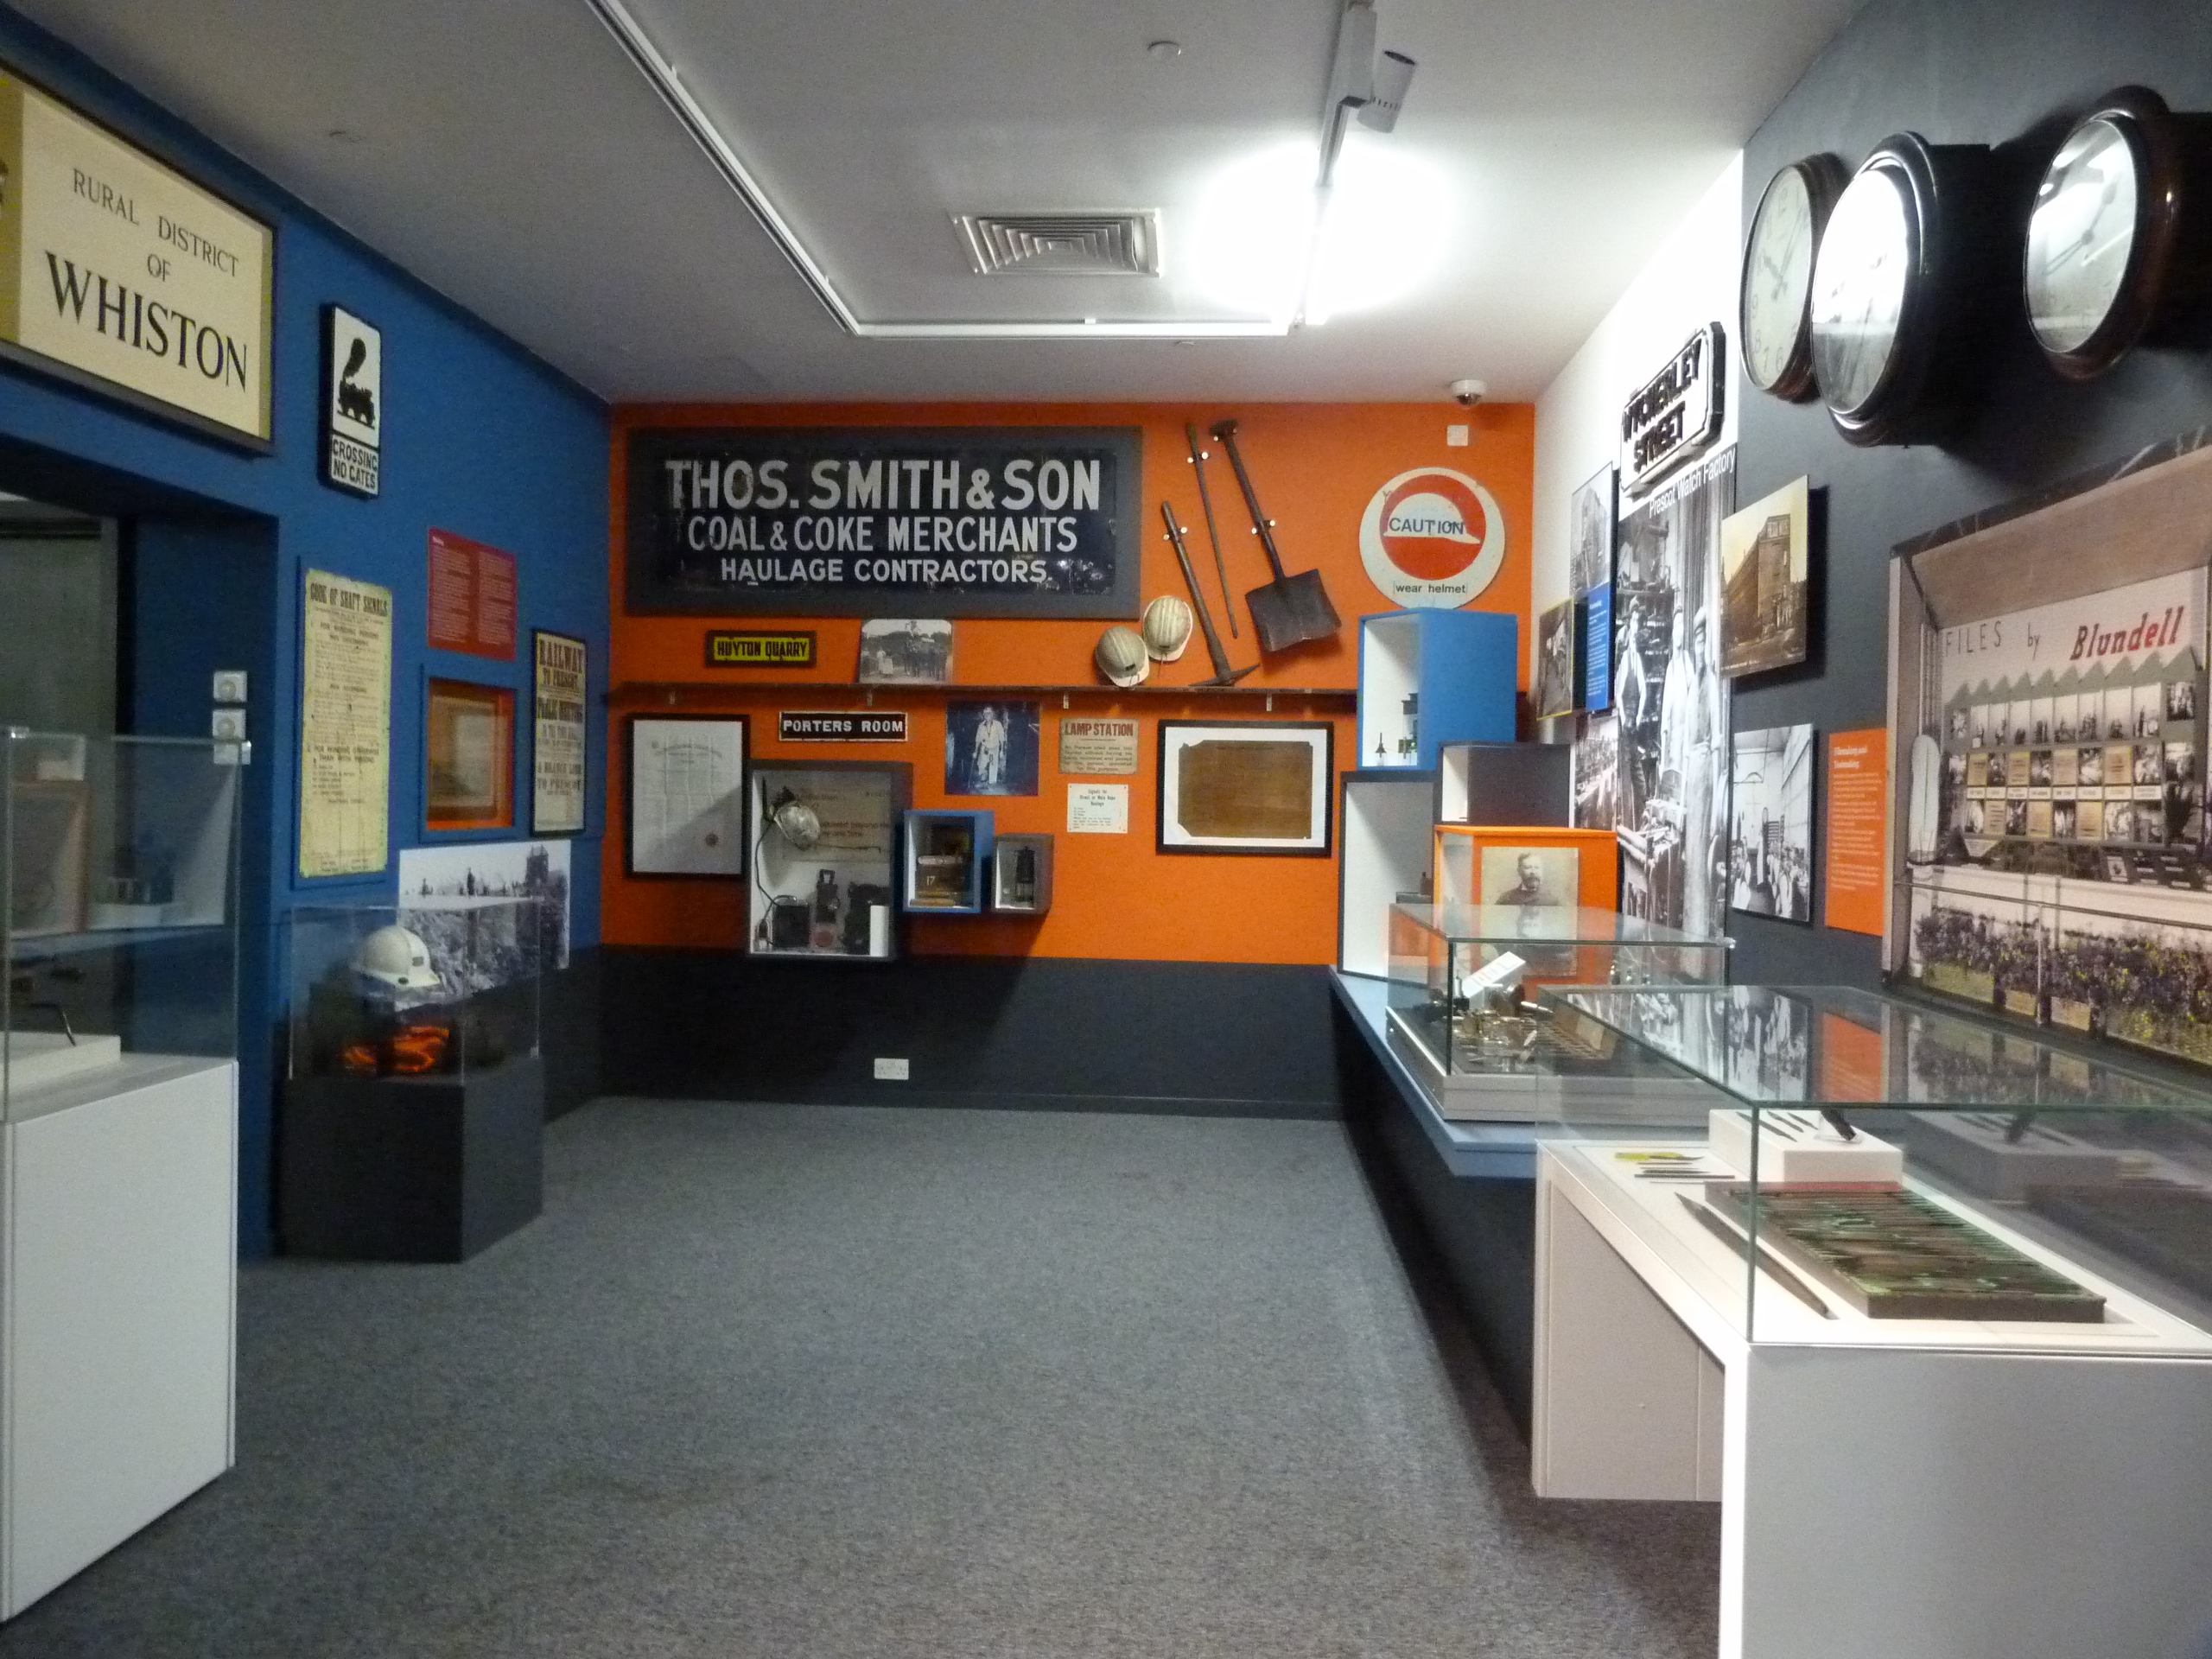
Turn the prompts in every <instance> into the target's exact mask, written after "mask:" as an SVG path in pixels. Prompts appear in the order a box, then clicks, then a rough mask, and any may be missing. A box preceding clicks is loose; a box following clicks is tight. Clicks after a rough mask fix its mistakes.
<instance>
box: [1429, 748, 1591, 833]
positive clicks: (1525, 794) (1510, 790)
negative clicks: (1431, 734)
mask: <svg viewBox="0 0 2212 1659" xmlns="http://www.w3.org/2000/svg"><path fill="white" fill-rule="evenodd" d="M1573 756H1574V751H1573V748H1572V747H1569V746H1567V744H1564V743H1440V744H1438V745H1437V751H1436V821H1437V823H1545V824H1556V825H1561V826H1564V825H1565V824H1566V823H1568V821H1569V819H1570V817H1571V812H1572V808H1573Z"/></svg>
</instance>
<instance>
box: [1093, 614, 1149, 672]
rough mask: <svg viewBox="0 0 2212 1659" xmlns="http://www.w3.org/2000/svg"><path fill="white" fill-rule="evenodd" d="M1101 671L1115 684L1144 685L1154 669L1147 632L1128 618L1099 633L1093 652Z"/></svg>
mask: <svg viewBox="0 0 2212 1659" xmlns="http://www.w3.org/2000/svg"><path fill="white" fill-rule="evenodd" d="M1090 657H1091V660H1092V661H1093V662H1095V663H1096V664H1098V671H1099V672H1100V673H1101V674H1103V675H1104V676H1105V677H1107V678H1108V679H1109V680H1111V681H1112V682H1113V683H1115V684H1116V685H1123V686H1128V685H1141V684H1143V683H1144V682H1145V679H1146V677H1147V676H1148V675H1150V674H1151V672H1152V657H1151V654H1150V653H1149V652H1147V651H1146V650H1145V648H1144V636H1143V635H1141V634H1140V633H1139V632H1137V631H1136V630H1135V628H1133V627H1131V626H1129V625H1128V623H1126V622H1116V624H1115V625H1114V626H1112V627H1110V628H1109V629H1107V630H1106V632H1104V633H1103V634H1101V635H1099V636H1098V649H1097V650H1096V651H1094V652H1091V653H1090Z"/></svg>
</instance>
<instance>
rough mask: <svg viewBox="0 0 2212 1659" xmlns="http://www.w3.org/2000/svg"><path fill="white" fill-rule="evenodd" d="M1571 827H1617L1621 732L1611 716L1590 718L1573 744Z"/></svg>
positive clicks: (1618, 821) (1618, 724) (1593, 716)
mask: <svg viewBox="0 0 2212 1659" xmlns="http://www.w3.org/2000/svg"><path fill="white" fill-rule="evenodd" d="M1573 766H1574V826H1575V828H1576V829H1617V828H1618V827H1619V823H1620V788H1621V728H1620V722H1619V721H1618V720H1616V719H1614V717H1613V716H1612V715H1592V716H1591V717H1590V718H1589V719H1588V720H1587V721H1585V722H1584V723H1583V727H1582V734H1581V735H1580V737H1578V738H1576V739H1575V740H1574V760H1573Z"/></svg>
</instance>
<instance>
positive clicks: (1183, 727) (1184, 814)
mask: <svg viewBox="0 0 2212 1659" xmlns="http://www.w3.org/2000/svg"><path fill="white" fill-rule="evenodd" d="M1335 741H1336V727H1335V726H1334V725H1333V724H1332V722H1330V721H1325V720H1316V721H1271V720H1221V721H1205V720H1163V721H1160V840H1159V846H1160V851H1161V852H1163V853H1274V854H1291V855H1306V856H1310V857H1314V858H1326V857H1327V856H1328V855H1329V853H1330V850H1331V848H1330V828H1331V823H1332V817H1331V811H1330V804H1329V779H1331V777H1332V775H1333V774H1334V766H1333V765H1332V761H1333V752H1334V747H1335Z"/></svg>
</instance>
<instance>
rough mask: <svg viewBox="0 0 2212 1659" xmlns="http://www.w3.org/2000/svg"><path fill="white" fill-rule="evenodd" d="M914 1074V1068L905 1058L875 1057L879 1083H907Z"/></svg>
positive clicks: (876, 1074)
mask: <svg viewBox="0 0 2212 1659" xmlns="http://www.w3.org/2000/svg"><path fill="white" fill-rule="evenodd" d="M875 1076H876V1081H878V1082H879V1083H905V1082H906V1080H907V1079H908V1078H909V1077H911V1076H912V1068H911V1067H910V1066H909V1065H908V1064H907V1063H906V1061H905V1060H903V1059H899V1060H893V1059H887V1058H884V1057H883V1056H882V1055H880V1054H879V1055H877V1056H876V1057H875Z"/></svg>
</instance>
